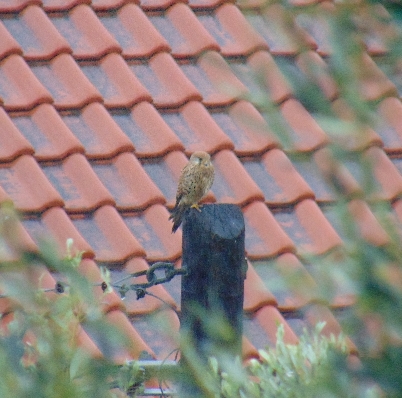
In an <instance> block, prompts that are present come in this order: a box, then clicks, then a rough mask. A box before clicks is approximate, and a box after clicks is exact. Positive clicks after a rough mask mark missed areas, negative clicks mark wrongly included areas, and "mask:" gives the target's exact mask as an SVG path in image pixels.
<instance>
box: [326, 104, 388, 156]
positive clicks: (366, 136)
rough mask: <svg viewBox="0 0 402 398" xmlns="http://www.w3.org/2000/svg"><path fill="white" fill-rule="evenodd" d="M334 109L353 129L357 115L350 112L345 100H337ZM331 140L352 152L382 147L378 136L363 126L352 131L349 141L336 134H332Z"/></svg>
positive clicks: (333, 105)
mask: <svg viewBox="0 0 402 398" xmlns="http://www.w3.org/2000/svg"><path fill="white" fill-rule="evenodd" d="M332 108H333V110H334V112H335V114H336V115H337V116H338V117H339V118H340V119H341V120H342V121H346V122H347V123H352V125H351V128H352V129H353V127H354V126H353V123H355V122H356V120H355V115H353V113H352V112H351V111H350V106H349V105H348V104H347V102H346V101H344V100H343V99H337V100H336V101H334V102H333V104H332ZM331 138H332V141H333V142H336V143H337V144H338V145H340V146H341V147H343V148H345V149H346V150H352V151H359V150H363V149H365V148H367V147H369V146H372V145H377V146H382V141H381V138H380V137H379V136H378V134H377V133H376V132H375V131H374V130H372V129H371V128H369V127H365V126H362V125H361V124H360V126H359V127H357V128H354V129H353V130H352V131H350V133H349V139H348V140H344V139H343V138H342V137H340V136H338V137H337V136H336V134H332V137H331Z"/></svg>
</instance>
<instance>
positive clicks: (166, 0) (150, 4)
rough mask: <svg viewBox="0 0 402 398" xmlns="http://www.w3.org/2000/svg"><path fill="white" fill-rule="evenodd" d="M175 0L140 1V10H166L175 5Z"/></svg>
mask: <svg viewBox="0 0 402 398" xmlns="http://www.w3.org/2000/svg"><path fill="white" fill-rule="evenodd" d="M176 3H177V1H175V0H142V1H141V8H142V9H143V10H147V11H160V10H166V9H167V8H169V7H170V6H172V5H173V4H176Z"/></svg>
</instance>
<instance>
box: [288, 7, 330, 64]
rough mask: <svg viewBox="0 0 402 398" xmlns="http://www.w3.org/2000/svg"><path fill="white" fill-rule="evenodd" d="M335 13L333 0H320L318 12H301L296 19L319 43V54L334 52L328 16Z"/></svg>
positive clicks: (317, 49)
mask: <svg viewBox="0 0 402 398" xmlns="http://www.w3.org/2000/svg"><path fill="white" fill-rule="evenodd" d="M333 13H334V3H333V2H331V1H320V2H319V4H318V5H317V8H316V12H312V13H309V12H306V13H301V15H299V16H298V18H297V19H296V23H297V25H298V26H299V27H300V28H302V29H303V30H304V31H306V32H307V33H308V34H309V35H310V36H311V37H312V38H313V39H314V41H315V43H316V44H317V48H316V51H317V54H319V55H321V56H328V55H331V53H332V43H331V40H330V37H331V34H330V26H329V24H328V18H329V17H330V16H331V15H333Z"/></svg>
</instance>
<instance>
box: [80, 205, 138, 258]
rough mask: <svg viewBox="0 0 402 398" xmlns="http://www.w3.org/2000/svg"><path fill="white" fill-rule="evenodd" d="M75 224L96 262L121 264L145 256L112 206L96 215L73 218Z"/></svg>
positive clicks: (100, 209)
mask: <svg viewBox="0 0 402 398" xmlns="http://www.w3.org/2000/svg"><path fill="white" fill-rule="evenodd" d="M73 224H74V226H75V227H76V228H77V229H78V231H79V232H80V233H81V234H82V236H83V237H84V239H85V240H86V241H87V242H88V243H89V244H90V245H91V247H92V249H93V250H94V251H95V253H96V258H95V259H96V260H97V261H99V262H102V263H121V262H124V261H126V260H127V259H128V258H131V257H135V256H139V257H143V256H145V251H144V249H143V248H142V246H141V244H140V243H139V242H138V240H137V239H136V238H135V237H134V236H133V235H132V234H131V232H130V230H129V229H128V228H127V226H126V225H125V223H124V221H123V219H122V218H121V216H120V215H119V213H118V212H117V210H116V209H115V208H114V207H112V206H103V207H101V208H99V209H97V210H96V211H95V212H94V213H92V214H89V215H85V216H80V217H78V216H77V217H75V218H73Z"/></svg>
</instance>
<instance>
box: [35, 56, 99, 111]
mask: <svg viewBox="0 0 402 398" xmlns="http://www.w3.org/2000/svg"><path fill="white" fill-rule="evenodd" d="M31 70H32V71H33V73H34V74H35V76H36V77H37V78H38V79H39V80H40V82H41V83H42V84H43V85H44V86H45V87H46V88H47V89H48V90H49V91H50V93H51V95H52V96H53V99H54V102H55V106H56V108H57V109H69V108H81V107H83V106H84V105H87V104H89V103H90V102H94V101H102V97H101V94H100V93H99V92H98V90H97V89H96V88H95V87H94V86H93V85H92V84H91V82H90V81H89V80H88V79H87V78H86V77H85V75H84V73H83V72H82V70H81V69H80V68H79V66H78V65H77V64H76V63H75V62H74V59H73V58H72V57H71V55H68V54H60V55H58V56H57V57H55V58H53V59H52V60H51V61H50V62H49V63H45V64H43V63H38V64H33V65H32V66H31Z"/></svg>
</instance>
